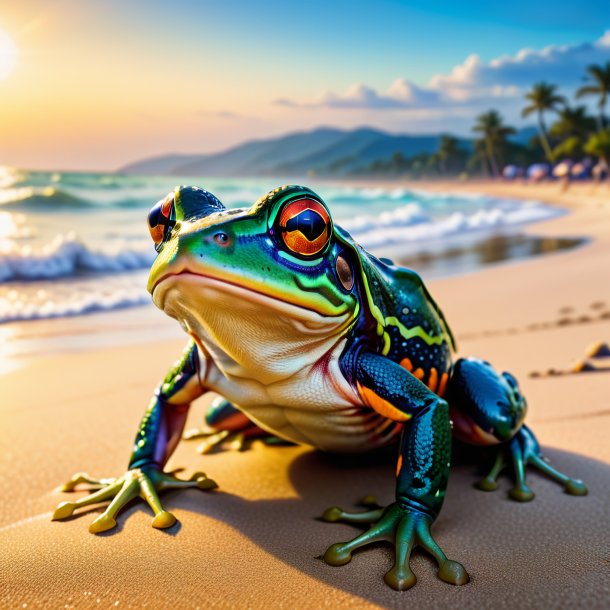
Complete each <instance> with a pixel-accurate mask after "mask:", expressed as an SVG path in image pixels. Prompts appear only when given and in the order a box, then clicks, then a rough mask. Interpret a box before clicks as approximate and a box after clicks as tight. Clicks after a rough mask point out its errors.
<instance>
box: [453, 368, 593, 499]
mask: <svg viewBox="0 0 610 610" xmlns="http://www.w3.org/2000/svg"><path fill="white" fill-rule="evenodd" d="M445 398H446V399H447V400H448V402H449V404H450V408H451V417H452V421H453V433H454V435H455V436H456V437H457V438H459V439H460V440H462V441H465V442H467V443H470V444H474V445H492V446H496V447H497V449H496V456H495V461H494V464H493V466H492V468H491V470H490V471H489V473H488V474H487V475H486V476H485V477H484V478H483V479H481V480H480V481H479V482H478V483H476V487H478V488H479V489H481V490H483V491H494V490H495V489H497V488H498V483H497V479H498V476H499V475H500V473H501V472H502V471H503V470H504V469H505V468H508V467H511V466H512V469H513V473H514V487H513V488H512V489H511V490H510V492H509V496H510V497H511V498H512V499H513V500H517V501H519V502H528V501H529V500H532V499H533V498H534V492H533V491H532V490H531V489H530V488H529V486H528V485H527V483H526V476H525V469H526V466H528V465H530V466H533V467H534V468H537V469H538V470H540V471H542V472H543V473H545V474H546V475H548V476H549V477H551V478H552V479H553V480H555V481H557V482H558V483H560V484H561V485H563V487H564V489H565V491H566V492H567V493H569V494H571V495H576V496H582V495H586V493H587V486H586V485H585V484H584V483H583V482H582V481H580V480H578V479H572V478H570V477H568V476H567V475H565V474H563V473H562V472H559V471H558V470H556V469H555V468H553V467H552V466H551V465H550V464H548V462H547V461H545V460H544V459H543V457H542V455H541V453H540V445H539V444H538V441H537V440H536V437H535V436H534V434H533V433H532V431H531V430H530V429H529V428H528V427H527V426H525V425H523V420H524V419H525V414H526V411H527V402H526V400H525V397H524V396H523V395H522V393H521V391H520V389H519V384H518V383H517V380H516V379H515V378H514V377H513V376H512V375H511V374H510V373H506V372H504V373H501V374H500V373H498V372H496V371H495V370H494V369H493V367H492V366H491V365H490V364H489V363H488V362H485V361H483V360H477V359H474V358H467V359H461V360H458V361H457V362H456V363H455V366H454V368H453V372H452V376H451V380H450V382H449V385H448V387H447V394H446V396H445Z"/></svg>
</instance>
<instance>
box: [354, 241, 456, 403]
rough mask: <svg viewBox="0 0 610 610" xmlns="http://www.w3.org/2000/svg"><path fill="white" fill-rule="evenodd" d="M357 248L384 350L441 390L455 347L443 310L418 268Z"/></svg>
mask: <svg viewBox="0 0 610 610" xmlns="http://www.w3.org/2000/svg"><path fill="white" fill-rule="evenodd" d="M357 248H358V250H359V254H360V260H361V265H362V274H363V284H364V286H363V288H364V290H365V292H366V293H367V295H366V296H367V298H366V299H365V300H364V303H365V311H364V312H363V315H364V316H369V317H372V318H374V320H375V321H376V323H377V324H376V329H375V332H376V334H377V336H378V339H379V343H378V349H379V351H380V353H382V354H383V355H385V356H387V357H388V358H390V359H391V360H393V361H395V362H397V363H398V364H400V365H401V366H403V367H404V368H406V369H407V370H409V371H411V372H412V373H413V374H414V375H415V376H416V377H418V378H419V379H421V380H422V381H423V382H424V383H425V384H426V385H428V387H430V389H432V390H433V391H434V392H437V393H439V394H443V392H444V390H445V386H446V383H447V380H448V376H449V372H450V369H451V364H452V358H451V357H452V352H453V351H454V349H455V343H454V339H453V336H452V334H451V331H450V329H449V326H448V324H447V322H446V321H445V318H444V316H443V313H442V312H441V310H440V309H439V307H438V305H437V304H436V303H435V301H434V299H433V298H432V297H431V296H430V293H429V292H428V290H427V289H426V287H425V285H424V283H423V281H422V279H421V277H420V276H419V275H418V274H417V273H416V272H415V271H412V270H411V269H407V268H405V267H400V266H398V265H394V264H393V263H392V261H389V260H387V259H381V260H380V259H378V258H376V257H375V256H373V255H372V254H370V253H368V252H366V250H364V249H362V248H361V247H358V246H357Z"/></svg>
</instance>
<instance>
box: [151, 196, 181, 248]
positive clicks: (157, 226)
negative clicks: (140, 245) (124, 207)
mask: <svg viewBox="0 0 610 610" xmlns="http://www.w3.org/2000/svg"><path fill="white" fill-rule="evenodd" d="M175 224H176V211H175V207H174V197H173V193H170V194H169V195H167V197H165V199H161V201H159V202H157V204H156V205H155V206H154V207H153V209H152V210H151V211H150V213H149V214H148V230H149V231H150V236H151V237H152V240H153V241H154V242H155V249H156V250H157V251H159V249H160V248H161V245H162V244H163V242H164V241H165V240H166V239H167V237H168V235H169V233H171V230H172V228H173V227H174V225H175Z"/></svg>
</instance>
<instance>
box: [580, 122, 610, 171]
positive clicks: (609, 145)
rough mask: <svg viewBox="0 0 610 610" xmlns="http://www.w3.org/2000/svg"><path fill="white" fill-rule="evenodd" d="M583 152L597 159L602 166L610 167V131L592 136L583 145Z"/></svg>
mask: <svg viewBox="0 0 610 610" xmlns="http://www.w3.org/2000/svg"><path fill="white" fill-rule="evenodd" d="M585 152H586V153H588V154H590V155H593V156H594V157H597V158H598V159H599V160H600V161H601V162H602V164H603V165H605V166H606V167H608V166H609V165H610V129H604V130H603V131H598V132H597V133H595V134H593V135H592V136H591V137H590V138H589V140H588V142H587V143H586V144H585Z"/></svg>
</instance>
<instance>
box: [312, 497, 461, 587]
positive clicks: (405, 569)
mask: <svg viewBox="0 0 610 610" xmlns="http://www.w3.org/2000/svg"><path fill="white" fill-rule="evenodd" d="M322 519H324V521H329V522H335V521H343V522H346V523H357V524H361V523H366V524H371V525H370V527H369V529H368V530H367V531H366V532H364V533H363V534H361V535H360V536H356V538H354V539H353V540H350V541H349V542H340V543H337V544H333V545H332V546H330V547H329V548H328V549H327V551H326V553H324V556H323V559H324V561H325V562H326V563H328V564H329V565H331V566H342V565H345V564H346V563H348V562H349V561H350V560H351V559H352V552H353V551H355V550H356V549H358V548H360V547H362V546H365V545H367V544H371V543H373V542H378V541H390V542H393V543H394V545H395V547H396V561H395V563H394V566H393V567H392V569H391V570H390V571H389V572H388V573H387V574H386V575H385V577H384V580H385V582H386V583H387V584H388V585H389V586H390V587H392V589H396V590H397V591H404V590H406V589H410V588H411V587H412V586H413V585H414V584H415V583H416V581H417V578H416V577H415V574H413V572H412V571H411V568H410V565H409V562H410V557H411V553H412V551H413V548H414V547H415V546H420V547H422V548H423V549H425V550H426V551H428V552H429V553H430V554H431V555H432V557H434V559H435V560H436V562H437V563H438V567H439V570H438V572H437V576H438V577H439V578H440V579H441V580H444V581H445V582H448V583H450V584H452V585H464V584H466V583H467V582H468V581H469V580H470V577H469V576H468V572H467V571H466V569H465V568H464V566H462V565H461V564H460V563H458V562H457V561H452V560H450V559H447V557H446V555H445V554H444V553H443V551H442V550H441V549H440V547H439V546H438V544H437V543H436V541H435V540H434V538H433V537H432V534H431V533H430V525H431V521H432V520H431V519H430V517H428V516H426V515H424V514H423V513H421V512H419V511H417V510H414V509H412V508H409V507H402V506H400V505H399V504H398V503H394V504H390V506H388V507H387V508H385V509H384V508H375V509H373V510H369V511H366V512H364V513H347V512H345V511H343V510H342V509H340V508H338V507H331V508H329V509H327V510H326V511H325V512H324V515H323V517H322Z"/></svg>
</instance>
